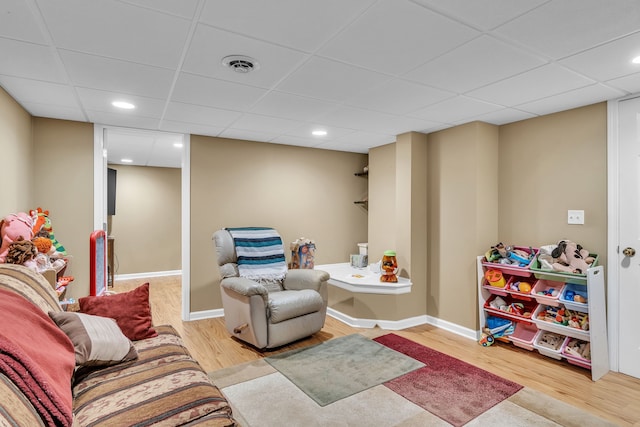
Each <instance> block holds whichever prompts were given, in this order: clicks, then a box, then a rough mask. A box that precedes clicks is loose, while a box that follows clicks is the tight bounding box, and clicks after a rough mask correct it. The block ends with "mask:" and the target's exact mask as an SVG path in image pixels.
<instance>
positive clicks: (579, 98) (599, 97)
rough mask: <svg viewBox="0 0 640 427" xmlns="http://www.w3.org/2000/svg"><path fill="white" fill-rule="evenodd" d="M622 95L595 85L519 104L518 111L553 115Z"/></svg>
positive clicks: (619, 92)
mask: <svg viewBox="0 0 640 427" xmlns="http://www.w3.org/2000/svg"><path fill="white" fill-rule="evenodd" d="M623 95H625V92H623V91H620V90H617V89H613V88H611V87H607V86H605V85H602V84H595V85H591V86H587V87H583V88H580V89H576V90H572V91H569V92H565V93H562V94H559V95H555V96H550V97H548V98H544V99H540V100H538V101H533V102H528V103H526V104H521V105H518V109H519V110H523V111H528V112H530V113H533V114H538V115H543V114H550V113H555V112H557V111H563V110H570V109H572V108H577V107H580V106H582V105H589V104H595V103H596V102H602V101H607V100H609V99H615V98H619V97H621V96H623Z"/></svg>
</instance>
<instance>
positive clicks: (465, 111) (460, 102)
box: [411, 96, 503, 123]
mask: <svg viewBox="0 0 640 427" xmlns="http://www.w3.org/2000/svg"><path fill="white" fill-rule="evenodd" d="M502 108H503V107H501V106H499V105H495V104H491V103H488V102H483V101H480V100H477V99H471V98H468V97H465V96H456V97H455V98H449V99H447V100H444V101H442V102H439V103H437V104H433V105H430V106H429V107H426V108H423V109H420V110H417V111H414V112H413V113H411V115H412V116H414V117H419V118H424V119H429V120H433V121H436V122H439V123H454V122H456V121H459V120H466V119H469V118H473V117H475V116H478V115H481V114H487V113H491V112H495V111H498V110H501V109H502Z"/></svg>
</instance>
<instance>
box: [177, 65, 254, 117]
mask: <svg viewBox="0 0 640 427" xmlns="http://www.w3.org/2000/svg"><path fill="white" fill-rule="evenodd" d="M266 92H267V91H266V90H265V89H260V88H257V87H253V86H247V85H241V84H238V83H233V82H227V81H223V80H217V79H210V78H207V77H202V76H196V75H194V74H188V73H180V76H179V77H178V81H177V82H176V86H175V89H174V91H173V96H172V101H177V102H182V103H185V104H198V105H205V106H208V107H217V108H225V109H228V110H239V111H240V110H245V109H248V108H250V107H251V106H252V105H253V104H255V103H256V101H258V100H259V99H260V98H261V97H262V96H264V94H265V93H266Z"/></svg>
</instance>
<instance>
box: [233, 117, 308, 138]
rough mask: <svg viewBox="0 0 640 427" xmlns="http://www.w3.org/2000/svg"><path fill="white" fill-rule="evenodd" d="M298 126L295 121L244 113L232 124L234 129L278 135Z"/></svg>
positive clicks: (297, 122)
mask: <svg viewBox="0 0 640 427" xmlns="http://www.w3.org/2000/svg"><path fill="white" fill-rule="evenodd" d="M298 126H300V122H299V121H297V120H289V119H281V118H277V117H271V116H262V115H259V114H251V113H245V114H243V115H242V117H240V118H239V119H238V120H236V121H235V122H234V123H233V126H232V127H233V128H234V129H239V130H250V131H253V132H260V131H264V132H266V133H275V134H280V133H284V132H287V131H288V130H291V129H293V128H296V127H298Z"/></svg>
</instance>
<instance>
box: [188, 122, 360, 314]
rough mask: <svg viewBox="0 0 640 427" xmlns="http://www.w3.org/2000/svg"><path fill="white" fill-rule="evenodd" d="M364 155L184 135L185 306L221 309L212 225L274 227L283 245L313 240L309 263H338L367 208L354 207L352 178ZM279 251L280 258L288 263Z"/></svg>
mask: <svg viewBox="0 0 640 427" xmlns="http://www.w3.org/2000/svg"><path fill="white" fill-rule="evenodd" d="M366 164H367V156H366V155H364V154H356V153H346V152H338V151H329V150H317V149H312V148H302V147H292V146H284V145H276V144H264V143H257V142H249V141H238V140H230V139H221V138H211V137H203V136H196V135H193V136H192V137H191V176H190V179H191V218H190V224H191V247H190V251H191V311H194V312H197V311H203V310H210V309H216V308H221V307H222V303H221V300H220V290H219V281H220V278H219V276H218V270H217V263H216V260H215V250H214V248H213V242H212V240H211V236H212V234H213V232H214V231H215V230H218V229H220V228H223V227H232V226H236V227H237V226H267V227H273V228H275V229H277V230H278V231H279V232H280V234H281V236H282V238H283V241H284V243H285V247H286V248H288V244H289V242H291V241H293V240H295V239H296V238H298V237H302V236H304V237H307V238H310V239H313V240H315V242H316V245H317V248H318V249H317V254H316V264H323V263H337V262H346V261H347V260H348V259H349V258H348V256H349V254H351V253H357V250H358V248H357V243H358V242H364V241H366V239H367V211H366V210H364V209H362V208H361V207H360V206H358V205H354V203H353V202H354V201H355V200H360V199H361V198H362V197H363V195H365V194H366V192H367V182H366V180H364V179H362V178H359V177H355V176H354V175H353V174H354V172H358V171H361V170H362V168H363V167H364V166H365V165H366ZM289 255H290V254H289V253H287V260H289Z"/></svg>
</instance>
